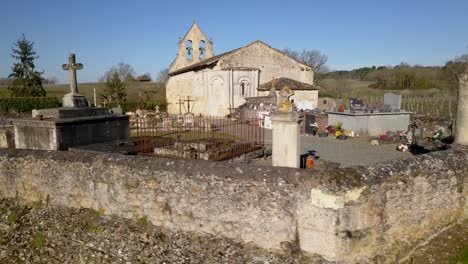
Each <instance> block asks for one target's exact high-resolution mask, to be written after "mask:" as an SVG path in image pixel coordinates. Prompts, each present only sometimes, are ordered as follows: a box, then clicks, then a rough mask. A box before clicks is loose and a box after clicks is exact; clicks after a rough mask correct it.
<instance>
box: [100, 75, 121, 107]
mask: <svg viewBox="0 0 468 264" xmlns="http://www.w3.org/2000/svg"><path fill="white" fill-rule="evenodd" d="M125 88H126V85H125V82H123V81H122V80H121V79H120V77H119V74H118V72H116V71H114V72H113V73H112V74H111V75H108V76H107V79H106V87H105V88H104V95H103V97H104V99H106V101H107V102H109V103H111V102H117V103H120V102H122V101H125V99H126V97H127V93H126V92H125Z"/></svg>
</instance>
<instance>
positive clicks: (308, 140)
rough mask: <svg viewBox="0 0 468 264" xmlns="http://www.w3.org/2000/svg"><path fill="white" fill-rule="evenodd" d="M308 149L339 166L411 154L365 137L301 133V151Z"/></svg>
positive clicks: (268, 134) (267, 140) (268, 141)
mask: <svg viewBox="0 0 468 264" xmlns="http://www.w3.org/2000/svg"><path fill="white" fill-rule="evenodd" d="M265 144H266V145H270V146H271V130H269V131H267V132H266V133H265ZM308 151H315V155H316V156H319V159H323V160H327V161H332V162H337V163H340V164H341V167H349V166H354V165H369V164H374V163H377V162H382V161H388V160H394V159H402V158H407V157H412V156H413V155H412V154H411V153H408V152H399V151H396V144H383V145H379V146H372V145H371V144H370V140H369V139H368V138H366V137H362V138H353V139H348V140H338V139H336V138H335V137H325V138H320V137H317V136H307V135H302V136H301V152H302V153H307V152H308Z"/></svg>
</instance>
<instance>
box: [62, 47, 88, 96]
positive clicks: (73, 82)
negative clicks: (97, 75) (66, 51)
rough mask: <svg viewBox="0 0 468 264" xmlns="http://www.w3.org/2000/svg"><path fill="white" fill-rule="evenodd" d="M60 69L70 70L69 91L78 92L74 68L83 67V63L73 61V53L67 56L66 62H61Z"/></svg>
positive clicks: (79, 68)
mask: <svg viewBox="0 0 468 264" xmlns="http://www.w3.org/2000/svg"><path fill="white" fill-rule="evenodd" d="M62 69H64V70H65V71H70V93H78V82H77V80H76V70H81V69H83V64H81V63H76V62H75V54H74V53H72V54H70V56H68V64H63V65H62Z"/></svg>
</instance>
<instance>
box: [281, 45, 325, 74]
mask: <svg viewBox="0 0 468 264" xmlns="http://www.w3.org/2000/svg"><path fill="white" fill-rule="evenodd" d="M283 53H285V54H287V55H288V56H290V57H292V58H295V59H297V60H299V61H302V62H303V63H304V64H306V65H308V66H310V67H311V68H312V69H313V70H314V71H315V72H316V73H317V74H325V73H327V72H328V67H327V61H328V56H327V55H325V54H322V53H321V52H320V51H318V50H306V49H304V50H302V52H301V53H299V52H298V51H296V50H292V49H290V48H285V49H283Z"/></svg>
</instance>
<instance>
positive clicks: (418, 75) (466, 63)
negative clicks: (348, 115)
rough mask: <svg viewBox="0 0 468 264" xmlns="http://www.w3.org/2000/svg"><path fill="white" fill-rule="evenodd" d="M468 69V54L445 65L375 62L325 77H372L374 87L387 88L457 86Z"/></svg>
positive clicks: (339, 78)
mask: <svg viewBox="0 0 468 264" xmlns="http://www.w3.org/2000/svg"><path fill="white" fill-rule="evenodd" d="M467 69H468V54H464V55H460V56H457V57H455V58H453V59H452V60H450V61H448V62H447V63H446V64H445V65H444V66H420V65H414V66H411V65H409V64H407V63H400V64H399V65H396V66H371V67H362V68H358V69H354V70H350V71H332V72H329V73H327V74H326V75H325V78H328V79H336V80H344V79H357V80H363V81H371V82H372V84H370V85H369V87H370V88H375V89H385V90H404V89H414V90H417V89H432V88H437V89H442V90H452V91H453V90H456V89H457V86H458V79H457V78H458V77H457V76H458V75H459V74H461V73H463V72H464V71H465V70H467Z"/></svg>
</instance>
